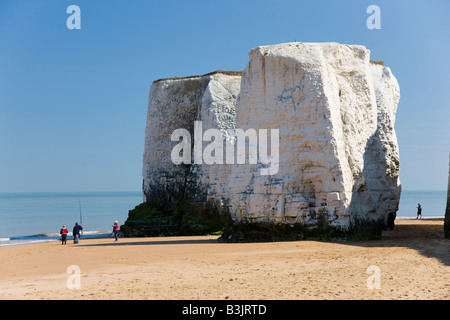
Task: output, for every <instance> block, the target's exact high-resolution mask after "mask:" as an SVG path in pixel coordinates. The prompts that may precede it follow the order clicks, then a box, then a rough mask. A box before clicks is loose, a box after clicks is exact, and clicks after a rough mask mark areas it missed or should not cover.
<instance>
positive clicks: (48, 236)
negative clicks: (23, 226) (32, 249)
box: [0, 230, 111, 246]
mask: <svg viewBox="0 0 450 320" xmlns="http://www.w3.org/2000/svg"><path fill="white" fill-rule="evenodd" d="M106 237H111V232H107V231H100V230H93V231H84V232H83V234H82V236H81V239H92V238H106ZM60 239H61V236H60V234H59V233H39V234H33V235H27V236H16V237H9V238H0V246H10V245H19V244H31V243H40V242H48V241H57V240H60ZM67 240H73V235H72V233H69V234H68V236H67Z"/></svg>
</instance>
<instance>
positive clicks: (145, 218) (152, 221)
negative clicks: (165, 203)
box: [120, 203, 226, 237]
mask: <svg viewBox="0 0 450 320" xmlns="http://www.w3.org/2000/svg"><path fill="white" fill-rule="evenodd" d="M225 221H226V219H225V217H224V216H221V215H211V214H209V213H202V212H200V213H199V212H197V213H195V214H191V213H189V212H188V211H186V209H185V208H184V205H183V204H182V203H178V204H176V205H175V206H174V207H173V208H172V209H168V210H163V209H159V208H155V207H152V206H150V205H148V204H147V203H141V204H140V205H138V206H136V208H134V209H133V210H130V211H129V212H128V219H127V220H126V221H125V223H124V224H123V225H122V226H121V227H120V233H121V236H123V237H157V236H192V235H207V234H221V233H222V232H223V230H224V227H225Z"/></svg>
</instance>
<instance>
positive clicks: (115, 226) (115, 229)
mask: <svg viewBox="0 0 450 320" xmlns="http://www.w3.org/2000/svg"><path fill="white" fill-rule="evenodd" d="M112 232H113V234H114V238H115V239H116V240H114V241H117V240H119V222H117V220H116V221H114V224H113V230H112Z"/></svg>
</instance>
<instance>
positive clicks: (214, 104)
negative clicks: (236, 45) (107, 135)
mask: <svg viewBox="0 0 450 320" xmlns="http://www.w3.org/2000/svg"><path fill="white" fill-rule="evenodd" d="M234 74H235V73H231V74H227V73H222V72H218V73H213V74H209V75H204V76H197V77H192V78H183V79H169V80H161V81H155V82H154V83H153V85H152V87H151V89H150V94H149V105H148V115H147V126H146V132H145V145H144V159H143V170H142V175H143V191H144V196H145V199H146V202H147V203H149V204H150V205H152V206H154V207H157V208H164V209H170V208H172V207H173V206H174V205H175V203H176V202H177V201H178V202H182V203H183V206H184V208H185V209H186V210H187V212H189V213H191V214H196V213H198V212H200V211H203V210H205V209H208V210H213V211H214V210H215V211H217V210H219V211H220V210H221V207H220V203H219V204H218V205H219V207H217V205H216V204H215V198H214V196H215V195H216V194H224V193H225V191H224V190H223V189H224V188H226V185H225V184H224V183H223V181H225V180H226V179H227V177H228V175H229V172H230V170H231V167H230V166H227V165H220V164H204V163H203V161H202V162H201V163H200V164H196V163H194V147H195V141H194V139H195V135H196V134H197V135H198V132H195V122H196V121H197V122H198V123H201V132H200V134H203V131H206V130H207V129H211V128H216V129H218V130H220V131H221V132H223V133H224V140H225V139H226V135H225V133H226V132H227V130H229V129H230V130H232V129H234V128H235V123H236V111H235V105H236V99H237V97H238V94H239V89H240V81H241V77H240V75H234ZM178 129H185V130H187V131H188V132H189V135H190V137H191V148H190V150H189V151H190V152H191V160H192V161H189V163H181V164H175V163H174V162H173V161H172V155H171V153H172V150H173V148H174V146H175V145H176V144H177V143H178V141H172V140H171V135H172V133H173V132H174V131H175V130H178ZM197 138H198V137H197ZM201 138H202V137H200V139H201ZM180 140H181V139H180ZM219 200H220V198H217V201H219ZM219 202H220V201H219Z"/></svg>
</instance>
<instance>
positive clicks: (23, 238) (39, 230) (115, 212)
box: [0, 191, 143, 246]
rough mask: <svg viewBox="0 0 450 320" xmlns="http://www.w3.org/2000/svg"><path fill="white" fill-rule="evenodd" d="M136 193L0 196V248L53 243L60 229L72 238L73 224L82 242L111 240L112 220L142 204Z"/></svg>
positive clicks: (66, 193)
mask: <svg viewBox="0 0 450 320" xmlns="http://www.w3.org/2000/svg"><path fill="white" fill-rule="evenodd" d="M142 201H143V196H142V191H136V192H54V193H0V246H5V245H17V244H26V243H36V242H45V241H55V240H59V239H60V235H59V232H60V230H61V228H62V226H63V225H65V226H66V228H67V230H68V231H69V236H68V237H67V239H68V240H69V241H70V240H72V239H73V237H72V229H73V227H74V225H75V223H76V222H78V223H81V224H82V226H83V235H82V238H81V241H82V239H83V238H92V237H108V236H111V237H112V235H111V234H112V225H113V223H114V221H115V220H117V221H118V222H119V225H122V224H123V223H124V222H125V220H126V219H127V217H128V211H129V210H131V209H134V207H135V206H137V205H138V204H140V203H142Z"/></svg>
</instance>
